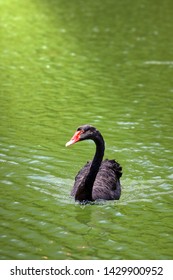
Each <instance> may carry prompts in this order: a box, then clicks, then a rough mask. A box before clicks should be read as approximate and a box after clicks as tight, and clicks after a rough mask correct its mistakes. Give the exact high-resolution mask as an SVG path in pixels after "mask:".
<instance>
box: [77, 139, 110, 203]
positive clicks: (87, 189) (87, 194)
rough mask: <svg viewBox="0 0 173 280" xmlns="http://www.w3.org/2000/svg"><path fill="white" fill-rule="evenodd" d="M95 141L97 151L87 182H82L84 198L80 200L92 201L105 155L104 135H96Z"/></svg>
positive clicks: (81, 189) (81, 190)
mask: <svg viewBox="0 0 173 280" xmlns="http://www.w3.org/2000/svg"><path fill="white" fill-rule="evenodd" d="M93 141H94V142H95V144H96V152H95V155H94V158H93V160H92V162H91V167H90V170H89V173H88V175H87V176H86V178H85V182H84V184H82V186H81V188H79V189H80V190H79V192H80V195H81V193H82V194H83V195H82V197H83V198H82V199H81V198H80V200H85V201H87V200H88V201H92V200H93V199H92V189H93V185H94V181H95V179H96V176H97V173H98V171H99V168H100V165H101V162H102V159H103V156H104V149H105V144H104V140H103V137H102V136H101V134H99V135H98V137H96V138H95V139H93ZM77 196H78V195H77V194H76V199H77Z"/></svg>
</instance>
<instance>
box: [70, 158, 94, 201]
mask: <svg viewBox="0 0 173 280" xmlns="http://www.w3.org/2000/svg"><path fill="white" fill-rule="evenodd" d="M90 167H91V161H90V162H87V163H86V164H85V165H84V167H83V168H82V169H81V170H80V171H79V172H78V174H77V175H76V177H75V182H74V186H73V189H72V191H71V195H72V196H75V194H76V191H77V189H78V187H79V186H80V185H81V183H82V181H84V180H85V178H86V176H87V175H88V173H89V170H90Z"/></svg>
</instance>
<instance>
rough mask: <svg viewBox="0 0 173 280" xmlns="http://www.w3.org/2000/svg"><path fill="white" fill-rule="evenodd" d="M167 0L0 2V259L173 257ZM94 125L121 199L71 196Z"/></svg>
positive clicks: (171, 18) (170, 5)
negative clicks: (114, 164) (86, 132)
mask: <svg viewBox="0 0 173 280" xmlns="http://www.w3.org/2000/svg"><path fill="white" fill-rule="evenodd" d="M172 11H173V2H172V1H169V0H165V1H161V0H159V1H156V0H154V1H149V0H143V1H138V0H133V1H128V0H121V1H114V0H107V1H101V0H95V1H93V0H88V1H82V0H75V1H74V0H73V1H68V0H57V1H56V0H49V1H46V0H42V1H41V0H33V1H32V0H28V1H20V0H6V1H2V0H1V1H0V26H1V29H0V38H1V39H0V108H1V115H0V132H1V146H0V153H1V157H0V160H1V171H0V172H1V174H0V179H1V212H0V214H1V245H0V249H1V259H172V257H173V222H172V221H173V208H172V203H173V191H172V180H173V170H172V169H173V168H172V159H173V157H172V155H173V154H172V141H173V133H172V120H173V117H172V109H173V102H172V95H173V79H172V77H173V56H172V55H173V53H172V50H173V36H172V34H173V33H172V30H173V15H172ZM85 123H90V124H92V125H94V126H96V127H97V128H98V129H99V130H100V131H101V133H102V134H103V136H104V138H105V141H106V152H105V157H107V158H110V159H111V158H116V159H117V160H118V161H119V162H120V163H121V165H122V166H123V177H122V180H121V182H122V186H123V189H122V196H121V199H120V201H118V202H117V201H116V202H114V201H111V202H105V203H96V204H95V205H86V206H81V205H79V204H77V203H75V202H74V201H73V199H72V198H71V197H70V191H71V188H72V185H73V180H74V177H75V175H76V173H77V172H78V170H79V169H80V168H81V167H82V166H83V165H84V163H85V162H86V161H87V160H89V159H91V158H92V156H93V154H94V149H95V148H94V144H93V143H91V142H82V143H78V144H76V145H74V146H72V147H70V148H65V143H66V142H67V141H68V140H69V139H70V138H71V136H72V135H73V133H74V131H75V129H76V128H77V127H78V126H79V125H81V124H85Z"/></svg>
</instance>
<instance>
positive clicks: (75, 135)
mask: <svg viewBox="0 0 173 280" xmlns="http://www.w3.org/2000/svg"><path fill="white" fill-rule="evenodd" d="M81 133H82V131H76V132H75V134H74V135H73V137H72V138H71V140H70V141H68V142H67V143H66V144H65V146H66V147H68V146H70V145H73V144H74V143H76V142H78V141H79V140H80V135H81Z"/></svg>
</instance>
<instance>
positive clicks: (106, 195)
mask: <svg viewBox="0 0 173 280" xmlns="http://www.w3.org/2000/svg"><path fill="white" fill-rule="evenodd" d="M121 176H122V168H121V166H120V165H119V163H118V162H116V161H115V160H104V161H103V162H102V164H101V166H100V169H99V172H98V174H97V176H96V179H95V182H94V186H93V192H92V197H93V199H94V200H96V199H106V200H111V199H119V198H120V195H121V185H120V181H119V178H120V177H121Z"/></svg>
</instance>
